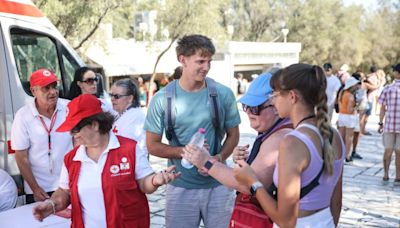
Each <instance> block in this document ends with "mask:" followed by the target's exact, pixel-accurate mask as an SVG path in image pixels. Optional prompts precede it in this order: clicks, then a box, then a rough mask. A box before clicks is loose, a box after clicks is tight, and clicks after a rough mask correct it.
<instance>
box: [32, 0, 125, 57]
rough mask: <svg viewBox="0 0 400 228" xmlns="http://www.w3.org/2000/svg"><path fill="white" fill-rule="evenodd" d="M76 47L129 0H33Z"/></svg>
mask: <svg viewBox="0 0 400 228" xmlns="http://www.w3.org/2000/svg"><path fill="white" fill-rule="evenodd" d="M33 2H34V3H35V4H36V5H37V6H38V7H39V8H40V10H41V11H42V12H44V14H45V15H46V16H47V17H48V18H49V19H50V21H51V22H52V23H53V24H54V25H55V26H56V27H57V29H58V30H59V31H60V32H61V34H63V36H64V37H65V38H66V39H67V40H68V41H69V42H70V43H71V44H72V46H73V47H74V48H76V49H78V48H80V47H81V46H82V45H83V43H85V42H86V41H88V40H89V39H90V37H91V36H92V35H93V34H94V33H95V32H96V30H97V29H98V27H99V25H100V23H101V22H103V20H104V19H105V18H106V16H108V14H109V13H110V12H112V11H113V10H115V9H117V8H119V7H122V6H125V4H126V3H127V2H130V0H85V1H70V0H36V1H33Z"/></svg>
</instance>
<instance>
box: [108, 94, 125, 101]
mask: <svg viewBox="0 0 400 228" xmlns="http://www.w3.org/2000/svg"><path fill="white" fill-rule="evenodd" d="M108 95H110V97H111V98H114V99H116V100H118V99H120V98H121V97H127V96H130V95H128V94H125V95H122V94H113V93H109V94H108Z"/></svg>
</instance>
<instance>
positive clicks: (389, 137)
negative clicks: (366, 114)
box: [382, 132, 400, 150]
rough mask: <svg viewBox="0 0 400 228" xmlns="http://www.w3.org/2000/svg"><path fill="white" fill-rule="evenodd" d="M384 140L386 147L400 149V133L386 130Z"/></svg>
mask: <svg viewBox="0 0 400 228" xmlns="http://www.w3.org/2000/svg"><path fill="white" fill-rule="evenodd" d="M382 141H383V147H385V149H395V150H399V149H400V133H394V132H385V133H383V140H382Z"/></svg>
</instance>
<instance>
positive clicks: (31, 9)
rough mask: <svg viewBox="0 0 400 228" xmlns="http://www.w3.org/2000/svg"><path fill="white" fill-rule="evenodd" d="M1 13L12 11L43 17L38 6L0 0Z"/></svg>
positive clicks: (11, 12) (18, 13)
mask: <svg viewBox="0 0 400 228" xmlns="http://www.w3.org/2000/svg"><path fill="white" fill-rule="evenodd" d="M0 13H10V14H17V15H23V16H30V17H43V16H44V15H43V14H42V12H40V10H39V9H38V8H36V6H33V5H27V4H23V3H18V2H11V1H3V0H0Z"/></svg>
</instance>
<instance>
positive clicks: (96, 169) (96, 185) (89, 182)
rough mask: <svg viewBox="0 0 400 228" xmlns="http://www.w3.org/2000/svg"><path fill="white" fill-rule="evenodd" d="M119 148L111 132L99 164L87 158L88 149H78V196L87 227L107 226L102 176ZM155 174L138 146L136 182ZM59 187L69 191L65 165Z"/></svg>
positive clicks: (82, 147) (75, 158) (81, 147)
mask: <svg viewBox="0 0 400 228" xmlns="http://www.w3.org/2000/svg"><path fill="white" fill-rule="evenodd" d="M118 147H120V144H119V141H118V139H117V137H116V136H115V135H114V134H113V133H112V132H110V138H109V142H108V146H107V148H106V149H105V150H104V151H103V153H102V154H101V155H100V158H99V160H98V162H97V163H96V162H95V161H93V160H92V159H91V158H89V157H88V156H87V154H86V148H85V146H82V145H81V146H80V147H79V148H78V150H77V151H76V154H75V156H74V158H73V160H74V161H80V162H81V169H80V172H79V179H78V195H79V200H80V203H81V206H82V213H83V215H82V217H83V221H84V224H85V227H106V226H107V222H106V211H105V210H106V209H105V206H104V196H103V191H102V189H103V188H102V182H101V174H102V172H103V169H104V164H105V163H106V161H107V155H108V152H109V151H110V150H111V149H115V148H118ZM138 151H139V153H138ZM153 172H154V171H153V169H152V168H151V166H150V164H149V161H148V160H147V157H146V156H144V153H143V152H140V147H139V146H138V145H136V164H135V178H136V180H138V179H142V178H144V177H146V176H148V175H150V174H151V173H153ZM59 187H60V188H63V189H69V176H68V171H67V168H66V167H65V164H63V166H62V171H61V175H60V186H59Z"/></svg>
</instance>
